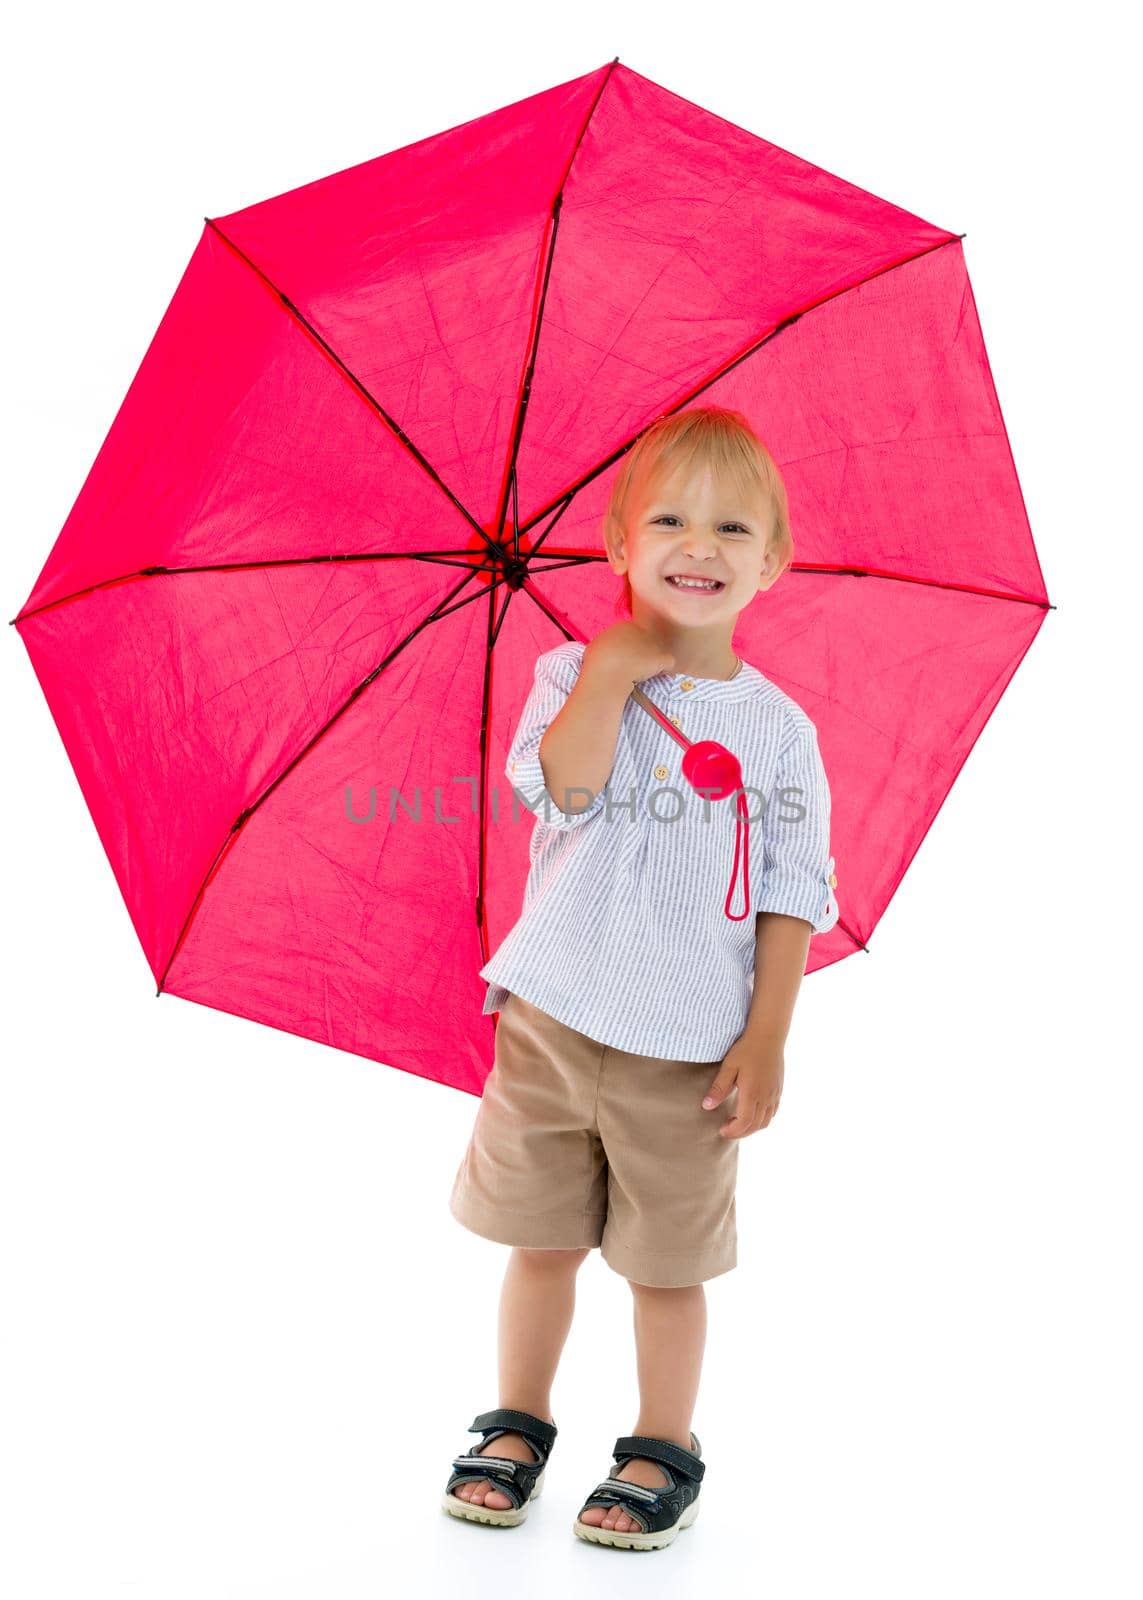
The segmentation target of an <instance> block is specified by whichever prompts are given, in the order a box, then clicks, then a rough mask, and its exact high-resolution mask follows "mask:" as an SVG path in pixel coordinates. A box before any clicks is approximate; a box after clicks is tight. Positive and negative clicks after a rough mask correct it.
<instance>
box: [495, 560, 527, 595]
mask: <svg viewBox="0 0 1143 1600" xmlns="http://www.w3.org/2000/svg"><path fill="white" fill-rule="evenodd" d="M497 565H498V566H499V567H500V570H501V571H502V572H503V574H504V582H505V584H506V585H507V587H508V588H509V589H519V588H520V586H521V585H522V584H523V582H524V579H525V578H526V577H527V576H528V563H527V562H526V561H523V560H521V559H520V557H519V556H513V555H509V554H507V553H505V554H504V555H503V556H501V557H500V558H499V560H498V561H497Z"/></svg>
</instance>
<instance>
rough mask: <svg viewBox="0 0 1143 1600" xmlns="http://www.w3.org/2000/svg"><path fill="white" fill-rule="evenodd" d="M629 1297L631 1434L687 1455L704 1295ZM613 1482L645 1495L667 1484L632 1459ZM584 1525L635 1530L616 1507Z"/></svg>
mask: <svg viewBox="0 0 1143 1600" xmlns="http://www.w3.org/2000/svg"><path fill="white" fill-rule="evenodd" d="M631 1292H632V1294H633V1296H634V1300H635V1347H636V1353H637V1357H638V1367H639V1418H638V1421H637V1422H636V1424H635V1426H634V1427H633V1428H632V1429H631V1432H632V1433H644V1434H650V1435H651V1436H652V1437H654V1438H656V1439H670V1440H671V1442H672V1443H673V1444H679V1445H682V1447H683V1449H684V1450H689V1449H690V1448H691V1418H692V1417H693V1415H694V1408H695V1400H696V1399H697V1397H698V1386H699V1378H700V1376H701V1374H702V1358H703V1351H704V1350H705V1348H706V1291H705V1289H704V1288H703V1285H702V1284H701V1283H695V1284H688V1285H687V1287H686V1288H683V1289H654V1288H652V1287H650V1285H648V1284H645V1283H632V1284H631ZM616 1476H618V1477H620V1478H627V1479H629V1480H630V1481H631V1482H633V1483H641V1484H643V1485H644V1487H645V1488H648V1489H661V1488H662V1487H663V1486H664V1484H665V1483H666V1481H667V1479H666V1476H665V1474H664V1473H663V1470H662V1468H661V1467H660V1466H659V1464H658V1463H657V1462H655V1461H647V1460H644V1458H643V1457H642V1456H635V1457H633V1458H632V1460H630V1461H629V1462H628V1463H627V1465H626V1466H625V1467H624V1468H623V1469H622V1471H621V1472H619V1473H617V1474H616ZM583 1521H584V1522H587V1523H590V1524H591V1525H592V1526H595V1527H604V1528H614V1529H615V1530H616V1531H617V1532H619V1533H630V1532H634V1531H638V1530H639V1524H638V1523H637V1522H636V1521H635V1519H634V1517H629V1516H628V1515H627V1513H626V1512H625V1511H621V1510H620V1509H619V1508H618V1507H617V1506H611V1507H607V1506H589V1507H588V1508H587V1510H586V1511H585V1512H584V1513H583Z"/></svg>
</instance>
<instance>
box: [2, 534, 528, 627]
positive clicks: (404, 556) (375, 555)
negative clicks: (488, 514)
mask: <svg viewBox="0 0 1143 1600" xmlns="http://www.w3.org/2000/svg"><path fill="white" fill-rule="evenodd" d="M318 561H433V562H437V563H439V564H440V565H442V566H452V567H470V568H473V570H474V571H476V572H495V571H496V569H497V563H496V562H494V561H486V560H484V555H483V552H481V553H480V561H479V564H478V565H476V566H475V567H473V563H472V562H471V561H466V560H464V558H463V556H462V553H461V552H460V551H458V550H456V549H453V550H362V551H350V552H347V553H344V554H343V553H336V554H334V555H325V556H275V557H268V558H267V559H266V560H264V561H206V562H202V563H201V564H199V565H196V566H192V567H140V569H139V571H138V572H124V573H122V574H121V575H120V576H119V577H117V578H101V579H100V581H99V582H98V583H92V584H89V585H88V586H87V588H86V589H76V590H74V591H73V592H72V593H71V594H63V595H60V597H59V599H58V600H45V602H44V604H43V605H42V606H33V607H32V609H31V611H21V612H20V613H19V615H18V616H15V617H11V618H9V624H8V625H9V627H11V626H12V624H14V623H17V622H26V621H27V619H28V618H29V617H36V616H39V614H40V612H41V611H50V610H51V609H52V607H53V606H62V605H64V604H66V602H67V601H69V600H78V599H80V598H81V597H82V596H83V595H87V594H94V593H95V591H96V590H97V589H110V588H113V587H114V586H115V585H116V584H118V583H129V582H130V581H131V580H132V579H133V578H158V577H179V576H181V575H182V574H185V573H188V572H254V571H257V570H259V569H260V568H262V567H301V566H306V565H307V564H308V563H311V562H318Z"/></svg>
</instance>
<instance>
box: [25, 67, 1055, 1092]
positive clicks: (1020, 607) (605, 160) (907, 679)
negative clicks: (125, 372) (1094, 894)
mask: <svg viewBox="0 0 1143 1600" xmlns="http://www.w3.org/2000/svg"><path fill="white" fill-rule="evenodd" d="M962 237H963V235H957V234H954V233H950V232H948V231H947V230H946V229H944V228H940V227H937V226H935V225H934V224H932V223H928V222H924V221H922V220H921V219H920V218H919V217H917V216H914V215H912V214H911V213H910V212H908V211H904V210H902V209H901V208H900V207H898V206H895V205H892V204H890V203H889V202H887V201H884V200H880V199H878V198H877V197H876V196H874V195H871V194H869V193H868V192H867V191H865V190H863V189H859V188H856V187H854V186H853V185H852V184H849V183H846V182H845V181H843V180H842V179H840V178H836V177H833V176H831V175H830V174H829V173H827V172H825V171H823V170H822V169H821V168H820V167H815V166H813V165H812V164H811V163H809V162H807V161H803V160H800V159H799V158H798V157H797V156H793V155H790V154H789V153H787V152H786V151H784V150H781V149H779V148H778V147H776V146H775V145H772V144H769V143H768V142H767V141H766V140H765V139H762V138H759V137H758V136H757V135H756V134H753V133H750V132H747V131H746V130H744V129H742V128H738V127H736V126H735V125H734V124H733V123H729V122H726V121H724V120H723V119H722V118H720V117H717V116H715V115H713V114H712V113H710V112H708V111H705V110H703V109H701V108H700V107H698V106H695V105H692V104H691V103H690V102H689V101H686V100H684V99H682V98H680V97H679V96H677V95H675V94H672V93H670V92H669V91H668V90H666V89H664V88H661V87H660V86H659V85H657V84H655V83H652V82H650V81H649V80H648V79H647V78H644V77H641V76H640V75H639V74H638V73H636V72H633V71H631V70H630V69H629V68H626V67H623V66H620V65H618V64H617V62H614V61H613V62H611V63H609V64H608V65H606V66H604V67H602V68H600V69H599V70H597V71H593V72H590V73H588V74H587V75H586V76H584V77H581V78H577V79H574V80H572V81H570V82H568V83H563V84H559V85H558V86H556V87H555V88H552V89H549V90H546V91H545V92H543V93H541V94H537V95H533V96H531V97H530V98H528V99H525V100H521V101H518V102H517V103H515V104H514V105H510V106H507V107H504V108H503V109H501V110H498V111H494V112H492V113H491V114H489V115H488V116H485V117H480V118H478V119H476V120H474V121H472V122H468V123H464V124H462V125H461V126H459V127H456V128H453V129H450V130H448V131H446V132H444V133H440V134H436V135H434V136H432V137H431V138H427V139H422V140H420V141H418V142H417V143H415V144H412V145H408V146H406V147H405V148H403V149H400V150H397V151H394V152H392V153H391V154H388V155H384V156H381V157H378V158H377V159H376V160H372V161H367V162H364V163H362V164H361V165H359V166H356V167H351V168H348V169H346V170H345V171H343V172H338V173H335V174H333V175H332V176H330V177H327V178H323V179H320V180H319V181H317V182H313V183H308V184H305V185H303V186H302V187H300V188H298V189H294V190H291V191H289V192H288V193H286V194H282V195H278V196H276V197H274V198H273V199H269V200H265V201H262V202H260V203H258V204H255V205H251V206H248V207H246V208H245V209H243V210H240V211H236V212H233V213H231V214H230V215H229V216H224V217H216V218H208V219H207V220H206V226H205V227H204V229H203V232H202V235H201V238H200V239H199V242H198V244H197V246H196V248H195V251H194V253H193V255H192V257H191V259H190V261H189V263H188V265H187V267H186V270H185V272H184V273H183V276H182V278H181V280H180V281H179V284H178V287H177V288H176V290H175V293H174V295H173V297H172V299H171V302H170V304H169V306H168V308H167V310H166V312H165V314H164V316H163V319H162V322H161V323H160V325H159V328H158V330H157V332H156V334H155V336H154V338H153V340H152V341H151V344H150V346H149V348H148V350H147V352H146V354H145V356H144V358H143V361H142V363H141V365H140V367H139V371H138V373H137V374H136V376H135V378H134V380H133V382H132V384H131V387H130V389H129V390H128V392H127V395H126V397H125V399H124V401H123V403H122V405H121V407H120V409H119V412H118V414H117V415H116V417H115V420H114V422H113V423H112V426H111V429H110V431H109V433H108V435H107V438H106V440H105V441H104V443H103V445H102V447H101V449H100V451H99V454H98V456H97V457H96V460H95V462H94V464H93V466H92V468H91V471H90V473H89V474H88V477H87V479H86V482H85V483H84V485H83V488H82V489H81V491H80V494H79V496H78V498H77V500H76V502H75V505H74V506H73V508H72V510H71V512H70V514H69V516H68V519H67V521H66V523H65V524H64V527H63V529H62V531H61V532H60V534H59V537H58V539H57V540H56V543H55V545H54V547H53V549H52V552H51V554H50V556H49V558H48V560H47V562H46V564H45V566H44V568H43V571H42V572H41V573H40V576H39V578H38V580H37V582H36V584H35V586H34V588H33V590H32V593H31V594H30V596H29V597H28V600H27V602H26V604H25V606H24V607H23V609H22V611H21V613H20V615H19V617H17V618H15V619H13V620H14V621H15V622H17V623H18V625H19V631H20V634H21V636H22V638H23V639H24V642H25V644H26V646H27V649H28V652H29V655H30V656H31V659H32V663H33V666H34V669H35V671H36V674H37V677H38V679H39V682H40V685H41V687H42V689H43V692H44V695H45V697H46V699H47V701H48V704H49V707H50V709H51V712H52V715H53V717H54V718H55V721H56V725H57V727H58V729H59V732H60V736H61V738H62V739H63V741H64V744H65V746H66V748H67V751H68V755H69V757H70V759H71V762H72V765H73V767H74V769H75V773H76V776H77V778H78V780H79V783H80V785H81V787H82V790H83V793H84V796H85V798H86V801H87V804H88V806H89V808H90V810H91V813H92V816H93V819H94V821H95V824H96V827H97V829H98V831H99V836H100V838H101V840H102V842H103V846H104V849H105V850H106V852H107V855H108V858H109V860H110V862H111V866H112V869H113V871H114V873H115V876H116V879H117V881H118V884H119V887H120V891H121V893H122V894H123V897H124V899H125V901H126V903H127V906H128V908H129V910H130V914H131V917H132V920H133V922H134V925H135V928H136V931H137V933H138V936H139V940H140V942H141V944H142V946H143V949H144V951H145V953H146V958H147V961H148V963H149V964H150V967H151V970H152V972H153V974H154V977H155V980H156V982H157V985H158V988H159V990H160V992H166V993H171V994H176V995H181V996H182V997H184V998H185V999H188V1000H195V1001H199V1002H201V1003H202V1004H205V1005H210V1006H214V1007H217V1008H218V1009H220V1010H223V1011H229V1012H233V1013H236V1014H238V1015H240V1016H244V1017H249V1018H252V1019H254V1020H256V1021H258V1022H263V1023H268V1024H270V1025H271V1026H273V1027H277V1028H283V1029H286V1030H288V1031H290V1032H292V1033H297V1034H300V1035H302V1036H304V1037H306V1038H311V1039H318V1040H321V1041H322V1042H323V1043H326V1044H330V1045H334V1046H336V1047H338V1048H340V1049H344V1050H349V1051H353V1052H355V1053H357V1054H359V1055H363V1056H366V1057H369V1058H371V1059H375V1060H378V1061H384V1062H388V1063H390V1064H391V1065H393V1066H396V1067H399V1068H401V1069H403V1070H405V1071H408V1072H413V1073H417V1074H420V1075H422V1076H424V1077H427V1078H431V1079H435V1080H437V1081H439V1082H441V1083H446V1084H451V1085H452V1086H454V1087H456V1088H460V1089H466V1090H469V1091H470V1092H472V1093H474V1094H477V1093H479V1092H480V1091H481V1089H482V1087H483V1083H484V1079H485V1077H486V1076H487V1073H488V1070H489V1068H490V1066H491V1062H492V1048H493V1026H494V1024H493V1022H492V1020H491V1018H488V1019H485V1018H483V1017H482V1016H481V1004H482V999H483V992H484V984H483V981H482V980H481V979H480V977H479V969H480V967H481V966H482V965H483V964H484V962H485V960H486V959H487V958H488V956H489V955H490V954H491V952H492V951H493V950H494V949H495V948H496V947H497V945H498V944H499V942H500V940H501V939H502V938H503V936H504V934H505V933H506V932H507V931H508V929H509V927H510V926H511V925H512V923H513V922H514V920H515V919H516V917H517V915H518V914H519V910H520V906H521V897H522V889H523V884H524V880H525V876H526V873H527V868H528V842H529V835H530V831H531V824H530V822H529V821H528V818H527V816H526V814H525V815H524V816H523V818H522V819H521V818H520V816H519V814H517V816H516V817H515V818H513V816H512V814H511V813H512V807H511V806H510V805H508V804H507V803H506V801H507V800H508V799H510V798H511V791H510V788H509V786H508V784H507V783H506V782H504V781H503V779H502V775H503V773H504V762H505V757H506V752H507V748H508V745H509V742H510V740H511V736H512V733H513V731H514V727H515V723H516V720H517V718H518V715H519V712H520V709H521V707H522V705H523V702H524V700H525V698H526V695H527V692H528V688H529V687H530V683H531V676H532V668H533V665H534V662H535V659H536V656H537V655H538V654H539V653H540V652H542V651H544V650H547V649H550V648H551V647H552V646H553V645H555V644H558V643H559V642H560V641H561V640H562V639H564V638H566V637H568V636H569V634H570V635H571V636H573V637H579V638H587V637H591V636H593V635H594V634H595V633H596V632H597V631H598V630H599V629H600V628H602V627H605V626H608V625H609V624H610V623H611V622H613V621H614V620H615V596H616V586H617V583H618V580H617V579H616V578H615V576H614V574H613V573H612V572H611V570H610V568H609V566H608V565H607V562H606V560H605V559H604V555H603V547H602V543H601V537H600V516H601V511H602V508H603V506H604V504H605V501H606V497H607V493H608V490H609V487H610V482H611V478H612V475H613V473H614V471H615V470H616V468H617V464H618V463H619V462H620V460H621V459H622V457H623V456H624V454H625V452H626V451H627V450H628V449H630V447H631V445H632V444H633V443H634V441H635V439H636V438H637V437H638V435H639V434H640V433H641V432H642V431H643V430H644V429H645V428H646V427H648V426H649V425H650V424H651V423H652V422H653V421H654V420H655V419H656V418H657V417H659V416H661V415H664V414H667V413H670V412H674V411H676V410H678V409H680V408H681V407H685V406H688V405H691V404H695V403H698V404H718V405H725V406H731V407H733V408H735V409H737V410H739V411H741V412H743V413H744V414H745V415H746V416H747V418H748V419H749V420H750V422H751V424H752V426H754V428H755V429H756V430H757V432H758V433H759V434H760V435H761V436H762V437H763V438H764V439H765V440H766V443H767V444H768V446H769V447H770V449H771V450H772V452H773V453H774V455H775V457H776V459H777V460H778V462H779V464H780V466H781V468H782V472H783V476H784V478H785V481H786V485H787V489H788V493H789V499H790V509H791V518H792V526H793V530H794V536H795V540H796V545H797V554H796V560H795V563H794V565H793V567H792V568H791V569H790V570H789V571H788V572H787V573H786V574H785V576H784V577H783V578H782V579H781V581H780V582H779V583H778V584H777V585H776V586H775V588H774V589H773V590H771V591H769V592H768V593H767V594H766V595H765V596H763V597H760V599H759V600H758V601H756V602H755V603H754V604H753V605H751V606H750V607H748V608H747V610H746V611H745V612H744V613H743V615H742V618H741V624H740V628H739V631H738V634H737V636H736V639H735V641H734V648H735V650H736V651H737V652H738V653H739V654H740V655H742V656H744V657H745V658H746V659H748V660H750V661H751V662H753V663H754V664H756V665H757V666H758V667H759V668H760V669H761V670H762V671H763V672H764V673H765V674H766V675H767V676H769V677H770V678H772V679H773V680H774V681H775V682H776V683H778V684H779V685H780V686H781V687H782V688H783V689H785V690H786V692H787V693H789V694H790V695H791V696H792V697H793V698H794V699H795V700H797V701H798V702H799V703H800V704H801V705H802V706H803V707H804V708H805V710H806V711H807V712H808V713H809V715H810V716H811V717H812V718H813V720H814V723H815V725H816V727H817V730H818V735H819V741H820V746H821V750H822V756H823V759H824V761H825V764H826V768H827V770H828V772H829V774H830V781H831V788H832V791H833V816H832V834H831V847H832V849H833V850H834V852H835V856H836V859H837V861H838V864H839V876H840V882H841V887H840V889H839V903H840V905H841V911H842V914H841V918H840V920H839V921H838V923H837V926H836V927H835V928H834V929H833V930H832V931H831V932H830V933H828V934H825V935H821V936H819V937H818V938H817V939H815V940H814V941H813V943H812V945H811V957H810V968H811V970H812V969H813V968H814V967H817V966H821V965H824V964H826V963H828V962H832V961H836V960H838V959H840V958H841V957H842V956H845V955H848V954H850V953H851V952H852V951H854V950H857V949H864V948H866V947H867V945H868V940H869V935H870V932H871V930H872V929H873V927H874V926H875V925H876V922H877V920H878V918H879V917H880V915H881V913H882V912H883V911H884V909H885V907H886V905H887V904H888V902H889V900H890V898H891V897H892V894H893V891H894V890H895V888H896V886H897V884H898V883H899V882H900V880H901V877H902V874H903V873H904V871H905V869H906V867H907V866H908V864H909V862H910V861H911V859H912V857H913V855H914V853H915V852H916V850H917V848H918V846H919V844H920V842H921V840H922V838H923V837H924V835H925V832H926V830H927V829H928V827H929V825H930V824H931V822H932V821H933V818H934V816H935V815H936V813H937V811H938V810H939V808H940V805H941V803H942V801H943V800H944V798H945V796H946V795H947V793H948V792H949V789H950V787H951V785H952V783H953V780H954V779H955V777H956V775H957V773H958V772H959V770H960V768H961V766H962V765H963V763H964V761H965V759H966V757H967V755H968V753H969V751H970V750H971V748H972V746H973V744H974V742H975V740H976V738H977V737H978V735H979V734H980V732H981V729H982V728H983V726H984V723H985V722H986V721H987V719H988V717H989V715H990V714H991V712H992V710H993V708H994V707H995V706H996V704H997V701H998V700H999V698H1000V696H1001V694H1002V693H1003V690H1004V688H1005V687H1006V685H1007V683H1008V680H1009V679H1010V678H1011V676H1012V674H1013V672H1014V671H1015V669H1016V667H1017V665H1018V663H1019V662H1020V660H1021V658H1022V657H1023V655H1024V653H1025V651H1026V650H1027V649H1028V648H1029V646H1030V644H1031V642H1032V640H1033V638H1034V637H1035V635H1036V632H1037V630H1038V628H1039V626H1040V624H1041V622H1042V621H1043V619H1044V615H1045V611H1046V609H1047V608H1048V601H1047V597H1046V594H1045V590H1044V583H1043V579H1042V576H1041V573H1040V569H1039V566H1038V563H1037V560H1036V553H1035V549H1034V546H1033V541H1032V537H1031V533H1030V529H1029V526H1028V519H1027V515H1026V513H1025V510H1024V506H1023V502H1022V500H1021V496H1020V489H1019V484H1018V482H1017V478H1016V472H1015V468H1014V465H1013V462H1012V457H1011V454H1010V451H1009V446H1008V441H1007V437H1006V434H1005V430H1004V425H1003V421H1002V419H1001V414H1000V408H999V406H998V404H997V400H996V394H995V390H994V387H993V383H992V378H991V373H990V371H989V367H988V360H987V356H986V354H985V350H984V344H983V340H982V337H981V332H980V326H979V323H978V320H977V315H976V307H975V304H974V302H973V297H972V291H971V288H970V286H969V282H968V276H967V273H966V270H965V262H964V254H963V251H962V248H961V243H960V240H961V238H962ZM665 737H666V735H665V734H664V738H665ZM438 819H440V820H438ZM446 819H447V820H446ZM521 820H522V821H523V825H521ZM760 857H761V852H760V851H759V852H756V868H755V870H760V868H761V859H760ZM729 868H730V862H729V861H728V874H729Z"/></svg>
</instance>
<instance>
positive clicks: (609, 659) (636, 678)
mask: <svg viewBox="0 0 1143 1600" xmlns="http://www.w3.org/2000/svg"><path fill="white" fill-rule="evenodd" d="M674 666H675V658H674V656H673V654H672V653H671V651H669V650H668V649H666V648H665V647H664V646H663V645H661V644H660V643H659V641H658V640H657V639H655V638H654V637H653V636H652V635H651V634H649V633H648V632H647V630H646V629H645V628H641V627H640V626H639V624H638V623H636V622H616V623H614V624H613V625H612V626H611V627H610V628H604V629H603V630H602V632H600V633H597V634H596V636H595V638H594V639H592V641H591V643H590V644H589V645H588V646H587V648H586V649H585V651H584V653H583V666H582V668H581V673H585V672H586V673H590V674H591V676H592V677H593V678H595V677H603V678H607V679H608V680H609V681H611V682H614V683H618V684H623V685H627V684H630V686H631V687H632V688H633V687H634V686H635V684H637V683H641V682H642V680H643V679H644V678H653V677H654V676H655V674H656V673H658V672H673V671H674Z"/></svg>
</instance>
